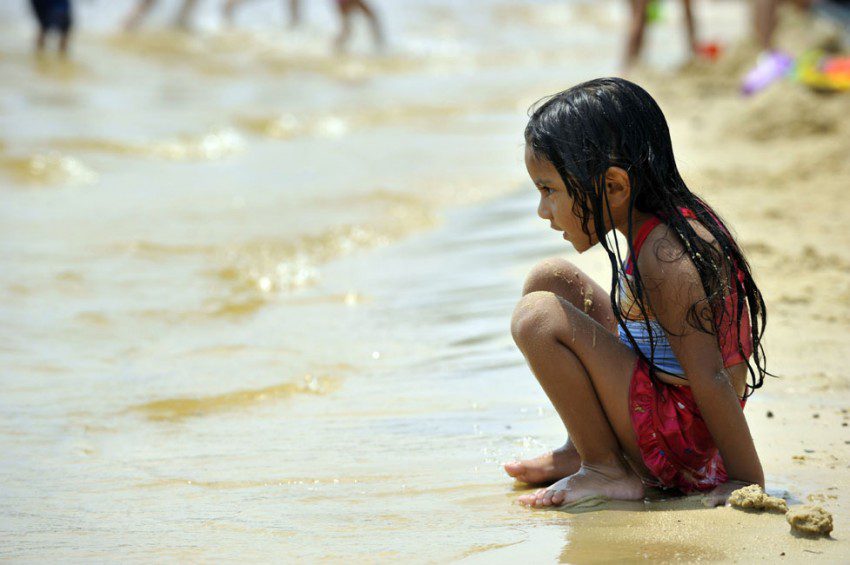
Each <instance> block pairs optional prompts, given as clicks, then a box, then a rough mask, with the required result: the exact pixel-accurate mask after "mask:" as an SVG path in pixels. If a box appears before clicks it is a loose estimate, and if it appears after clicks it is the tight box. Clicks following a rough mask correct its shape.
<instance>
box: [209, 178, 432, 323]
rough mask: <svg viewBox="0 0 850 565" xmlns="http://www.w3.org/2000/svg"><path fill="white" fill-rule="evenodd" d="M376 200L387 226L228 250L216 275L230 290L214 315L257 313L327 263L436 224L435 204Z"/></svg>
mask: <svg viewBox="0 0 850 565" xmlns="http://www.w3.org/2000/svg"><path fill="white" fill-rule="evenodd" d="M375 198H376V199H377V201H378V202H380V203H381V204H382V208H383V210H382V211H383V214H382V217H383V222H381V223H372V224H362V225H347V226H337V227H332V228H329V229H327V230H325V231H323V232H321V233H319V234H317V235H308V236H303V237H301V238H299V239H298V240H296V241H294V242H287V241H283V242H270V241H260V242H253V243H248V244H244V245H241V246H237V247H234V248H231V249H230V250H228V252H227V253H226V259H225V261H226V263H229V264H227V265H226V266H224V267H222V268H220V269H218V270H216V271H214V272H213V273H212V274H213V276H215V277H216V278H217V279H218V280H219V281H221V282H223V283H224V284H225V285H226V286H227V287H228V288H229V291H230V292H229V294H228V296H226V297H222V298H217V299H215V300H214V301H213V302H212V303H211V305H210V313H212V314H213V315H221V316H231V315H242V314H249V313H253V312H255V311H256V310H257V309H259V308H260V307H262V305H263V304H264V303H265V302H266V301H268V300H270V299H272V298H273V297H274V296H275V295H277V294H280V293H289V292H293V291H296V290H299V289H303V288H305V287H309V286H312V285H314V284H316V282H317V281H318V280H319V276H320V273H319V268H320V266H321V265H322V264H323V263H326V262H328V261H330V260H332V259H334V258H336V257H340V256H343V255H346V254H349V253H352V252H355V251H358V250H363V249H370V248H374V247H378V246H381V245H386V244H389V243H391V242H393V241H396V240H398V239H400V238H402V237H403V236H405V235H407V234H410V233H412V232H414V231H418V230H421V229H424V228H426V227H428V226H431V225H433V224H434V223H435V222H436V217H435V215H434V213H433V210H432V206H431V205H429V204H428V203H427V202H425V201H423V200H421V199H418V198H414V197H410V196H403V195H395V196H392V197H391V196H388V195H384V196H380V195H379V196H376V197H375ZM341 300H342V301H343V302H345V303H347V304H350V305H354V304H358V303H359V302H360V301H361V300H360V297H359V296H358V295H356V294H352V293H349V294H347V295H345V296H343V297H342V299H341Z"/></svg>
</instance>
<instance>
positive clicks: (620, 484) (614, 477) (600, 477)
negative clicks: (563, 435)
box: [519, 465, 643, 508]
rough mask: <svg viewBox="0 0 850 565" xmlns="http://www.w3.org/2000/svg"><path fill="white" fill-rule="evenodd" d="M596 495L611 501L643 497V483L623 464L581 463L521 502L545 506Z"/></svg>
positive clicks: (559, 504) (522, 498) (568, 503)
mask: <svg viewBox="0 0 850 565" xmlns="http://www.w3.org/2000/svg"><path fill="white" fill-rule="evenodd" d="M593 497H603V498H607V499H610V500H641V499H642V498H643V483H642V482H641V480H640V478H638V476H637V475H635V474H634V473H633V472H632V471H631V470H630V469H627V468H625V467H623V466H622V465H616V466H589V465H582V466H581V468H580V469H579V470H578V471H577V472H576V473H574V474H572V475H570V476H569V477H566V478H564V479H561V480H560V481H558V482H557V483H555V484H554V485H552V486H551V487H549V488H545V489H540V490H538V491H537V492H535V493H533V494H526V495H523V496H521V497H519V502H520V504H523V505H525V506H533V507H535V508H542V507H545V506H563V505H570V504H575V503H577V502H581V501H582V500H587V499H590V498H593Z"/></svg>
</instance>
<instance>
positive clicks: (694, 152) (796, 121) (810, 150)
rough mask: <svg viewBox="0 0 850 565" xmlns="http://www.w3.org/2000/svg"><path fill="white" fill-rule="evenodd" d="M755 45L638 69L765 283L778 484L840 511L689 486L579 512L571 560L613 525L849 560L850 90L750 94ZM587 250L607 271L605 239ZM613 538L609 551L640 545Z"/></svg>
mask: <svg viewBox="0 0 850 565" xmlns="http://www.w3.org/2000/svg"><path fill="white" fill-rule="evenodd" d="M786 23H788V22H786ZM804 27H805V26H804V25H803V24H802V23H801V22H800V21H799V20H798V21H792V22H790V24H788V25H786V27H785V29H784V35H783V36H781V37H780V43H782V42H784V43H785V44H791V45H792V46H799V45H800V44H803V43H808V44H811V42H812V41H814V40H813V39H812V32H811V28H808V29H807V30H806V31H805V32H801V29H803V28H804ZM747 53H752V51H751V50H748V49H746V48H740V49H737V50H734V51H733V52H732V53H730V54H729V56H728V57H727V58H726V59H725V61H721V62H720V63H718V64H717V65H714V66H705V65H699V66H691V67H688V68H685V69H683V70H681V71H679V72H678V73H676V76H674V77H670V76H657V75H651V74H649V73H640V74H639V75H636V76H634V77H633V79H634V80H636V81H637V82H639V83H641V84H643V85H644V86H645V87H646V88H647V89H648V90H649V91H650V92H651V93H652V94H653V96H655V97H656V98H657V100H658V102H659V103H660V105H661V107H662V109H663V110H664V112H665V114H666V115H667V118H668V120H669V122H670V126H671V132H672V136H673V146H674V148H675V149H676V153H677V160H678V162H679V167H680V169H681V170H682V173H683V175H684V176H685V179H686V181H687V182H688V183H689V186H690V187H691V189H692V190H694V191H695V192H697V193H698V194H700V195H702V196H704V197H705V198H706V199H707V200H708V202H709V203H710V204H711V205H712V206H713V207H715V208H716V209H717V210H718V211H719V213H720V214H721V215H722V216H723V217H724V218H725V219H726V220H727V222H728V223H729V224H730V226H731V227H732V228H733V230H734V231H735V232H736V234H737V237H738V240H739V242H740V243H741V244H742V245H743V248H744V250H745V252H746V254H747V256H748V259H749V261H750V263H751V265H752V267H753V270H754V273H755V276H756V279H757V282H758V284H759V286H760V288H761V290H762V291H763V293H764V296H765V300H766V303H767V310H768V324H767V333H766V338H765V348H766V354H767V359H768V366H769V367H768V368H769V370H770V371H772V372H774V373H776V374H777V375H778V378H768V379H767V380H766V382H765V384H764V387H763V388H762V389H760V390H759V391H757V392H756V394H755V395H754V397H753V398H752V399H751V400H750V402H749V403H748V405H747V409H746V414H747V420H748V421H749V425H750V427H751V429H752V432H753V435H754V437H755V441H756V447H757V448H758V451H759V454H760V456H761V460H762V463H763V465H764V468H765V473H766V476H767V488H768V492H771V493H772V494H779V495H784V496H786V497H787V498H789V501H790V502H791V503H795V502H796V503H800V502H810V503H816V504H818V505H820V506H823V507H824V508H826V509H827V510H829V511H830V512H831V513H832V514H833V517H834V531H833V533H832V537H831V538H820V539H810V538H806V537H802V536H794V535H792V534H790V533H789V526H788V524H787V523H786V521H785V520H784V519H783V517H782V516H781V515H776V514H770V513H765V514H760V513H747V512H740V511H736V510H733V509H731V508H717V509H699V508H698V502H697V501H695V500H694V499H682V500H680V501H677V502H675V503H658V504H655V505H654V506H655V507H656V508H655V509H656V510H657V511H655V512H649V513H648V514H647V513H645V512H644V513H636V512H628V511H623V512H596V513H593V514H586V515H580V516H576V520H577V524H576V527H575V528H574V532H575V535H574V537H573V539H572V543H571V544H570V546H569V547H568V548H567V549H566V550H565V554H564V555H563V556H562V557H563V558H564V559H565V560H568V561H578V562H581V561H584V560H588V559H590V560H592V559H599V558H601V557H602V558H604V557H605V556H604V555H599V554H594V553H593V550H591V549H590V548H592V547H594V546H595V547H597V548H598V547H599V544H600V542H605V540H610V542H611V545H608V546H606V547H609V548H611V549H610V551H614V552H615V553H616V551H615V549H614V548H615V547H617V546H620V547H623V546H631V547H634V548H640V547H643V548H645V549H646V552H647V554H649V555H652V556H655V557H658V556H660V555H667V556H668V558H669V559H677V560H678V559H683V560H688V561H690V560H697V559H709V560H739V561H744V562H747V561H752V560H756V559H759V560H761V559H771V560H774V559H780V558H782V559H788V560H789V561H799V560H803V559H805V560H810V559H823V560H827V561H831V562H838V561H844V562H846V561H847V560H848V559H850V544H849V543H848V542H847V540H848V538H849V537H850V496H848V493H850V471H848V467H850V445H848V444H850V427H848V423H850V412H849V411H848V409H850V368H848V359H850V196H848V189H850V93H845V94H843V95H832V96H829V95H822V94H816V93H813V92H811V91H809V90H808V89H806V88H804V87H802V86H799V85H797V84H794V83H792V82H785V83H782V84H778V85H775V86H773V87H772V88H771V89H770V90H768V91H766V92H764V93H762V94H760V95H758V96H756V97H754V98H752V99H747V100H744V99H742V98H741V97H740V96H739V95H738V94H737V84H738V80H739V78H738V77H739V76H740V73H741V70H742V69H743V68H744V67H743V66H742V63H743V62H746V61H751V60H752V59H751V58H749V57H748V56H746V55H747ZM577 263H578V264H579V266H580V267H582V268H584V269H586V271H587V272H590V273H592V274H593V276H594V278H596V279H597V280H600V281H603V280H606V278H607V277H608V270H609V266H608V264H607V259H606V258H605V256H604V254H602V253H601V252H599V251H598V250H594V251H593V252H590V253H586V254H584V255H582V256H581V257H580V258H578V260H577ZM578 538H587V539H585V540H584V541H585V542H586V543H581V541H582V540H581V539H578ZM594 538H595V539H594ZM614 544H616V545H614ZM603 545H604V543H603ZM570 547H572V548H573V549H570ZM582 547H584V548H586V551H585V550H582V549H581V548H582ZM664 548H667V550H665V549H664ZM668 550H669V551H668ZM615 553H612V554H611V555H609V556H608V557H610V558H618V559H619V558H629V557H630V556H629V555H621V554H615ZM640 556H641V555H640V554H639V552H637V553H635V554H634V555H632V556H631V557H634V558H639V557H640Z"/></svg>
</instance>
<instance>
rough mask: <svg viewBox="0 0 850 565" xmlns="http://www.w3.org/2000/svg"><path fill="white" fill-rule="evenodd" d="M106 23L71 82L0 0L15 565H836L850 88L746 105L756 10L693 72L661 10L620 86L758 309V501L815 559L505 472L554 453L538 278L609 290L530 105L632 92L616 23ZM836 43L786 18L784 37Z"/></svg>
mask: <svg viewBox="0 0 850 565" xmlns="http://www.w3.org/2000/svg"><path fill="white" fill-rule="evenodd" d="M118 4H119V3H113V2H104V1H101V0H93V1H92V2H89V3H82V2H80V6H79V13H78V15H79V18H80V22H82V23H81V28H80V32H79V36H78V37H77V38H76V44H75V47H74V51H73V56H74V58H73V59H72V61H71V62H69V63H65V64H62V63H57V62H56V61H53V60H49V59H47V60H35V59H34V58H33V57H32V54H31V53H30V52H29V47H30V40H31V31H32V29H31V27H30V23H29V20H28V19H26V11H25V10H24V9H23V8H20V9H19V8H13V7H0V30H2V32H0V77H2V78H0V192H2V195H3V199H4V203H3V205H0V236H2V237H0V250H2V252H0V312H2V315H0V342H2V345H0V365H2V366H3V367H4V370H3V371H2V372H0V386H2V387H3V389H4V394H3V395H0V484H2V488H0V516H2V517H0V558H4V559H11V560H22V561H35V560H38V561H43V560H50V561H69V560H70V561H75V560H83V559H86V560H95V561H118V560H120V561H130V562H136V561H141V562H144V561H151V560H169V561H209V560H226V561H249V560H252V561H261V562H269V561H278V560H280V559H282V558H286V559H287V560H288V561H297V562H313V561H319V560H323V561H331V562H360V561H366V562H376V561H377V562H382V561H389V560H398V559H404V560H405V561H411V562H446V561H470V562H482V563H483V562H486V563H493V562H497V563H499V562H515V561H517V560H521V561H532V562H535V563H538V562H540V563H553V562H566V563H589V562H606V561H617V562H632V561H643V560H654V561H661V562H674V561H682V562H695V561H710V562H730V561H731V562H751V561H771V562H773V561H782V560H787V561H788V562H795V563H796V562H809V561H823V562H845V561H847V560H848V559H850V543H848V539H850V538H848V532H850V498H849V497H850V495H848V492H850V472H848V471H850V431H849V430H850V427H848V425H850V373H848V370H847V361H846V360H847V358H848V356H850V342H848V339H847V336H848V334H850V234H848V231H847V229H846V226H847V225H848V224H849V223H850V205H848V203H847V202H846V197H845V191H846V188H847V186H848V183H849V182H850V159H848V158H847V156H848V155H850V95H848V94H847V93H844V94H834V95H827V94H820V93H815V92H813V91H811V90H809V89H807V88H805V87H803V86H801V85H799V84H796V83H794V82H792V81H785V82H782V83H779V84H776V85H774V86H772V87H771V88H770V89H768V90H767V91H765V92H763V93H760V94H759V95H758V96H755V97H753V98H750V99H744V98H742V97H741V96H740V95H739V94H738V84H739V80H740V76H741V73H742V72H743V71H744V69H745V68H746V67H747V65H749V64H750V63H751V62H752V58H753V56H754V54H755V52H754V50H753V49H751V48H749V47H747V46H746V44H745V42H744V38H745V36H746V35H747V33H748V22H747V18H746V9H745V6H744V5H743V4H741V3H737V2H706V3H705V4H704V5H702V7H701V8H700V14H701V18H702V22H703V24H704V30H705V33H706V35H707V36H708V37H711V38H714V39H717V40H718V41H719V42H721V43H722V44H723V45H725V46H727V47H728V49H727V53H726V55H725V56H724V57H723V58H721V59H720V60H719V61H718V62H717V63H715V64H708V63H699V64H688V65H684V66H683V65H682V61H681V55H682V54H681V53H680V52H679V50H678V49H668V48H665V47H666V46H669V45H680V44H682V37H681V30H680V29H679V27H680V26H679V23H678V12H677V8H676V6H677V3H668V4H670V8H669V11H668V15H667V17H665V18H664V20H663V21H662V22H660V23H658V24H656V26H655V28H653V30H652V36H651V38H650V43H649V46H648V47H649V49H648V51H649V52H648V61H647V64H646V66H645V67H643V68H641V69H638V70H636V71H635V72H634V74H633V75H632V76H631V77H630V78H632V79H633V80H635V81H636V82H639V83H640V84H642V85H643V86H645V87H646V88H647V90H649V91H650V93H651V94H652V95H653V96H655V97H656V98H657V100H658V102H659V103H660V105H661V107H662V109H663V110H664V112H665V114H666V116H667V118H668V121H669V123H670V127H671V132H672V137H673V147H674V149H675V152H676V156H677V161H678V163H679V168H680V170H681V171H682V173H683V176H684V177H685V180H686V181H687V182H688V184H689V186H690V187H691V189H692V190H693V191H694V192H696V193H697V194H699V195H701V196H703V197H705V199H706V200H708V202H710V203H711V205H712V206H713V207H715V208H716V209H717V210H718V211H719V212H720V214H721V215H722V216H723V217H724V219H725V220H727V222H728V223H729V225H730V226H731V227H732V228H733V230H734V232H735V234H736V235H737V237H738V238H739V241H740V242H741V244H742V246H743V247H744V249H745V251H746V253H747V255H748V258H749V260H750V262H751V265H752V267H753V272H754V274H755V276H756V279H757V282H758V284H759V287H760V288H761V290H762V291H763V293H764V296H765V300H766V302H767V310H768V324H767V333H766V338H765V348H766V353H767V358H768V369H769V370H770V371H772V372H773V373H775V374H776V375H777V377H776V378H768V379H767V380H766V382H765V385H764V387H763V388H762V389H760V390H758V391H757V392H756V393H755V395H754V396H753V397H752V398H751V399H750V401H749V402H748V404H747V408H746V414H747V418H748V421H749V424H750V426H751V429H752V432H753V436H754V439H755V442H756V447H757V449H758V451H759V454H760V456H761V460H762V463H763V466H764V469H765V473H766V480H767V491H768V492H769V493H770V494H772V495H775V496H781V497H784V498H786V499H787V500H788V502H789V504H790V505H792V506H793V505H797V504H804V503H806V504H817V505H820V506H823V507H824V508H825V509H827V510H828V511H830V512H831V513H832V514H833V516H834V525H835V529H834V531H833V533H832V536H831V537H829V538H817V539H814V538H805V537H800V536H795V535H793V534H791V533H790V531H789V526H788V524H787V523H786V521H785V519H784V518H783V516H781V515H777V514H759V513H754V512H745V511H741V510H736V509H732V508H713V509H708V508H704V507H702V505H701V502H700V500H699V498H698V497H688V498H676V499H669V500H657V499H653V500H650V501H647V502H640V503H622V504H619V503H610V504H607V505H604V506H602V507H597V508H596V509H594V511H591V512H581V513H570V512H565V511H559V510H550V511H531V510H529V509H526V508H523V507H521V506H519V505H518V504H516V503H515V502H516V498H517V497H518V496H519V495H520V494H522V493H523V492H525V491H526V487H525V486H523V485H517V484H514V483H513V482H512V481H511V480H510V479H509V478H508V477H506V476H505V474H504V472H503V470H502V468H501V464H502V463H503V462H504V461H507V460H510V459H513V458H516V457H529V456H533V455H536V454H538V453H540V452H542V451H545V450H547V449H551V448H552V447H555V446H558V445H561V444H562V443H563V441H564V430H563V427H562V425H561V424H560V422H559V420H558V418H557V415H556V414H555V412H554V410H553V409H552V407H551V406H550V405H549V403H548V401H547V399H546V398H545V396H544V395H543V393H542V391H541V390H540V389H539V386H538V385H537V383H536V382H535V381H534V378H533V376H532V375H531V374H530V373H529V371H528V369H527V367H526V366H525V364H524V360H523V359H522V356H521V355H520V353H519V352H518V351H517V349H516V347H515V346H514V344H513V343H512V341H511V337H510V334H509V321H510V316H511V312H512V310H513V307H514V304H515V303H516V300H517V299H518V296H519V293H520V289H521V286H522V281H523V279H524V276H525V274H526V272H527V271H528V270H529V269H530V268H531V267H532V266H533V265H534V264H535V263H537V262H538V261H540V260H542V259H543V258H546V257H549V256H553V255H561V256H564V257H568V258H569V259H570V260H571V261H574V262H575V263H577V264H578V265H579V266H580V267H581V268H583V269H584V270H586V271H587V272H589V273H590V274H592V275H593V276H594V278H595V279H596V280H598V281H600V282H601V283H602V284H605V281H608V280H610V273H609V269H610V266H609V263H608V261H607V258H606V256H605V255H604V253H603V252H602V251H601V250H599V249H594V250H591V251H589V252H587V253H586V254H583V255H581V256H578V255H577V254H576V253H574V252H573V251H572V249H571V248H569V246H566V245H565V244H564V242H563V240H561V239H560V236H558V235H553V232H552V231H551V230H550V229H549V228H548V226H547V225H546V222H543V221H542V220H540V219H539V218H537V217H536V215H535V207H536V193H535V191H534V189H533V187H532V186H531V184H530V183H529V182H528V180H527V178H526V173H525V170H524V168H523V162H522V142H523V140H522V129H523V127H524V125H525V122H526V114H525V112H526V110H527V108H528V107H529V105H531V104H532V103H533V102H534V101H535V100H537V99H539V98H540V97H542V96H544V95H546V94H549V93H552V92H555V91H557V90H560V89H563V88H566V87H568V86H570V85H572V84H575V83H577V82H580V81H582V80H586V79H589V78H592V77H596V76H601V75H611V74H614V73H616V72H617V68H618V67H617V64H618V61H619V57H620V51H621V49H620V48H621V43H620V35H621V33H622V30H623V27H624V25H625V21H626V20H625V13H624V12H625V10H624V9H623V4H624V3H623V2H581V1H574V2H561V1H555V0H551V1H549V0H540V1H535V2H530V3H528V4H527V5H525V4H523V5H521V6H518V4H517V3H512V2H502V1H498V0H470V1H469V2H468V3H467V4H464V5H463V6H462V7H459V4H458V3H456V2H453V1H452V0H427V1H426V0H422V2H420V3H417V5H416V8H415V9H414V8H411V7H410V6H408V5H407V4H406V3H405V6H407V8H405V6H402V5H401V3H395V4H394V3H392V2H383V3H379V2H376V4H378V7H379V8H380V9H381V13H382V14H383V16H384V17H385V18H386V20H387V21H388V22H390V23H391V24H392V25H391V26H390V27H389V29H390V33H389V40H390V45H391V46H392V49H391V50H390V51H389V52H388V53H387V54H384V55H382V56H373V55H371V54H370V53H369V52H368V49H367V46H368V42H367V41H363V40H364V37H362V36H361V37H359V40H360V43H355V50H354V53H353V54H351V55H349V56H346V57H343V58H334V57H333V56H331V55H330V54H329V52H328V49H327V44H328V41H329V39H330V38H331V37H332V31H333V25H334V20H333V15H332V13H331V12H329V11H328V9H326V8H327V7H322V6H321V5H319V4H318V3H317V4H314V5H312V6H313V8H311V10H312V11H308V13H307V21H308V24H306V26H307V27H306V29H304V30H301V31H296V32H292V33H290V34H283V33H282V32H281V31H280V29H278V27H275V26H278V24H280V21H282V15H281V14H279V13H278V12H276V11H275V10H278V9H279V6H276V5H274V6H273V5H272V3H262V2H258V3H257V4H256V5H255V6H254V7H246V8H245V9H244V10H243V11H242V12H241V13H240V16H239V20H238V22H237V23H238V24H239V26H241V27H240V28H238V29H235V30H222V29H221V26H220V22H219V21H218V19H217V18H218V11H217V8H216V7H214V6H213V5H212V3H208V4H207V5H204V7H202V8H201V9H200V11H199V13H198V16H197V28H198V29H197V30H196V32H195V33H193V34H184V33H178V32H174V31H170V30H168V29H165V26H164V23H163V22H166V21H167V18H168V13H167V9H166V8H161V10H160V11H159V12H157V13H156V14H154V17H153V18H152V21H151V24H150V26H149V29H146V30H142V31H140V32H138V33H137V34H136V35H133V36H123V35H121V34H119V33H117V32H116V31H115V28H114V26H115V24H116V22H117V21H119V19H120V16H121V15H122V14H123V11H124V8H126V7H127V5H120V6H119V5H118ZM279 20H280V21H279ZM496 27H497V28H498V29H499V33H498V34H494V33H493V31H492V30H493V29H494V28H496ZM565 29H569V30H570V33H568V34H567V33H564V32H563V30H565ZM829 33H830V32H829V31H827V30H825V29H824V28H822V27H821V26H820V24H817V25H816V26H812V25H811V24H810V23H808V22H807V20H804V19H800V18H799V17H797V16H795V15H794V14H792V13H788V12H786V13H783V26H782V29H781V34H780V36H779V43H780V44H781V45H783V46H787V48H788V49H791V50H794V51H799V50H803V49H806V48H808V47H809V46H811V45H812V44H815V43H817V42H820V41H822V40H823V38H824V37H826V36H828V35H829ZM682 45H683V44H682Z"/></svg>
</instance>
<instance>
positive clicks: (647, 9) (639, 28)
mask: <svg viewBox="0 0 850 565" xmlns="http://www.w3.org/2000/svg"><path fill="white" fill-rule="evenodd" d="M631 7H632V20H631V23H630V24H629V36H628V40H627V41H626V56H625V60H624V62H623V67H624V68H625V69H630V68H631V67H632V66H634V64H635V63H636V62H637V60H638V59H639V58H640V53H641V50H642V49H643V42H644V34H645V32H646V24H647V23H648V22H649V20H650V16H651V15H652V14H656V15H655V16H654V17H658V15H657V12H658V11H659V10H660V3H659V2H658V0H631ZM682 8H683V15H684V24H685V29H686V30H687V34H688V46H689V48H690V52H691V55H692V56H696V55H697V53H698V50H699V46H698V43H697V31H696V24H695V22H694V12H693V6H692V2H691V0H682Z"/></svg>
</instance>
